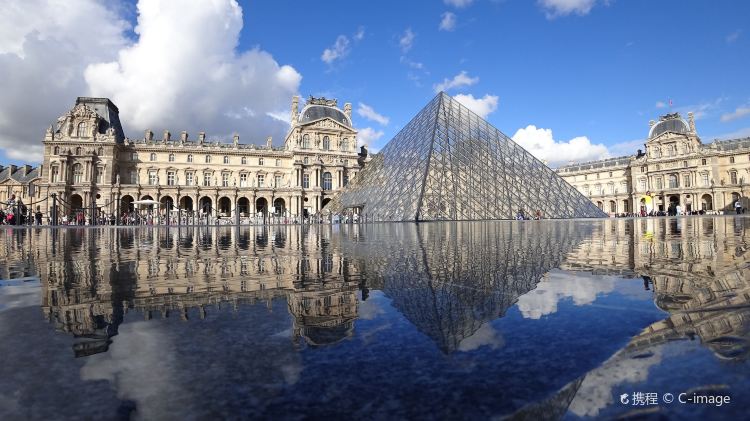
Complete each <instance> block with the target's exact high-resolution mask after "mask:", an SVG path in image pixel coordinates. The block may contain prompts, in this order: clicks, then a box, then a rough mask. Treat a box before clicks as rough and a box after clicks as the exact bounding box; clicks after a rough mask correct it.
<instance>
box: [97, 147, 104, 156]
mask: <svg viewBox="0 0 750 421" xmlns="http://www.w3.org/2000/svg"><path fill="white" fill-rule="evenodd" d="M96 154H97V155H99V156H102V155H104V149H102V148H101V147H100V148H99V149H97V150H96Z"/></svg>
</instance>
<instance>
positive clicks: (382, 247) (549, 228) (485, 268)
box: [356, 221, 590, 352]
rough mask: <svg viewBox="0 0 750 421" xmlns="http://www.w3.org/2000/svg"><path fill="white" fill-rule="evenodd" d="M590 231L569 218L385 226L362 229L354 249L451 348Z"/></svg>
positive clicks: (426, 329) (421, 325)
mask: <svg viewBox="0 0 750 421" xmlns="http://www.w3.org/2000/svg"><path fill="white" fill-rule="evenodd" d="M368 229H369V227H368ZM589 230H590V225H587V224H582V223H576V222H572V221H567V222H542V223H535V222H532V223H526V224H517V223H512V222H508V223H500V224H498V223H494V222H490V223H485V222H475V223H458V224H424V225H412V224H403V225H401V224H399V225H387V226H383V227H379V228H378V229H377V230H374V229H373V230H372V231H373V232H369V231H366V232H368V234H370V237H369V238H368V242H367V244H368V245H367V246H365V247H366V248H364V249H357V250H356V252H357V253H358V254H360V255H362V256H369V258H368V259H367V261H368V270H367V271H366V272H365V273H366V275H367V276H368V282H369V284H370V286H371V287H373V288H375V289H380V290H383V291H384V292H385V293H386V294H387V295H388V296H389V297H390V298H391V299H392V300H393V305H394V306H395V307H396V308H397V309H398V310H399V311H400V312H402V313H403V314H404V315H405V316H406V318H407V319H409V321H410V322H412V323H413V324H414V325H415V326H416V327H417V328H418V329H419V330H420V331H422V332H423V333H424V334H426V335H427V336H429V337H430V338H431V339H432V340H434V341H435V342H436V343H437V344H438V346H439V347H440V348H441V349H442V350H443V351H444V352H452V351H455V350H456V349H458V347H459V345H460V344H461V341H463V340H464V339H466V338H468V337H470V336H472V335H473V334H474V333H475V332H477V330H478V329H479V328H480V327H481V326H482V325H483V324H484V323H486V322H488V321H491V320H494V319H496V318H498V317H502V316H503V315H504V314H505V312H506V311H507V309H508V308H510V307H512V306H513V305H514V304H515V303H516V301H517V300H518V297H520V296H522V295H524V294H526V293H527V292H529V291H531V290H533V289H534V288H535V287H536V284H537V282H539V280H540V279H541V278H542V276H543V275H544V273H546V272H547V271H549V270H550V269H552V268H554V267H557V266H558V265H559V264H560V262H561V261H562V260H563V259H564V257H565V255H566V254H567V253H568V252H570V251H571V250H572V249H573V248H574V247H575V246H576V245H577V244H578V243H580V242H581V241H582V240H583V238H584V236H585V235H586V232H587V231H589ZM375 236H377V237H376V238H373V237H375ZM393 238H400V239H402V241H398V242H395V241H392V239H393Z"/></svg>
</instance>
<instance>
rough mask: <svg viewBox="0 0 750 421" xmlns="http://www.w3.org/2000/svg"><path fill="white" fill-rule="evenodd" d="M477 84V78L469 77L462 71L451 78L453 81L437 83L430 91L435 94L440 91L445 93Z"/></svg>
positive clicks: (447, 80)
mask: <svg viewBox="0 0 750 421" xmlns="http://www.w3.org/2000/svg"><path fill="white" fill-rule="evenodd" d="M478 82H479V77H471V76H469V74H468V73H466V71H465V70H462V71H461V73H459V74H457V75H456V76H453V79H448V78H445V79H443V81H442V82H440V83H437V84H435V85H433V86H432V89H433V90H434V91H435V93H438V92H441V91H447V90H449V89H452V88H461V87H463V86H471V85H474V84H476V83H478Z"/></svg>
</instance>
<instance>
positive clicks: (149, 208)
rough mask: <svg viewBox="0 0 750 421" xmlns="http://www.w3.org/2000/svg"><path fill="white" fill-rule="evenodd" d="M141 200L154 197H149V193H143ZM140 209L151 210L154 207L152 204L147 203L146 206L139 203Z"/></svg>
mask: <svg viewBox="0 0 750 421" xmlns="http://www.w3.org/2000/svg"><path fill="white" fill-rule="evenodd" d="M141 200H154V198H153V197H151V196H149V195H145V196H143V197H141ZM141 209H148V210H153V209H154V205H147V206H143V205H141Z"/></svg>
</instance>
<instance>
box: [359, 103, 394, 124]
mask: <svg viewBox="0 0 750 421" xmlns="http://www.w3.org/2000/svg"><path fill="white" fill-rule="evenodd" d="M357 114H359V115H361V116H362V117H364V118H366V119H368V120H372V121H374V122H377V123H380V124H381V125H383V126H387V125H388V117H386V116H384V115H382V114H378V113H377V112H376V111H375V110H374V109H373V108H372V107H371V106H369V105H367V104H364V103H362V102H360V103H359V107H358V108H357Z"/></svg>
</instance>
